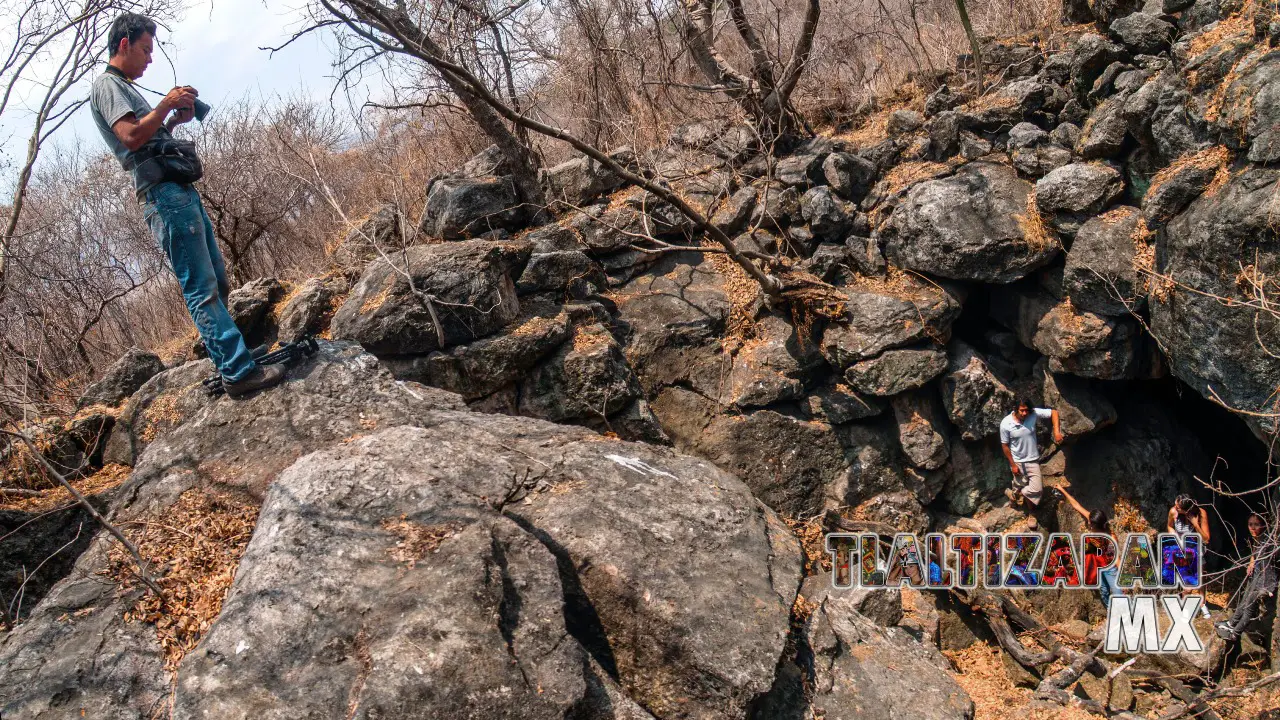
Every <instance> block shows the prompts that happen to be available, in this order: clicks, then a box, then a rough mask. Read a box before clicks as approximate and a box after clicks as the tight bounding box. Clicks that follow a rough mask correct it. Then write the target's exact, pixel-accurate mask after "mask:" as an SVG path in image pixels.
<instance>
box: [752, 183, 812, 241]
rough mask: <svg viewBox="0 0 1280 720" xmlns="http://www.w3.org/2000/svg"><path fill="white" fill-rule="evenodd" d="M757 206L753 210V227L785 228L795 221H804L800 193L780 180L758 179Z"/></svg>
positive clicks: (755, 185)
mask: <svg viewBox="0 0 1280 720" xmlns="http://www.w3.org/2000/svg"><path fill="white" fill-rule="evenodd" d="M752 185H753V186H754V187H755V188H756V206H755V208H754V209H752V211H751V227H753V228H754V227H763V228H765V229H775V230H778V229H783V228H786V227H787V226H788V225H791V224H792V223H793V222H803V217H802V216H801V214H800V193H799V192H797V191H796V189H795V188H794V187H789V186H787V185H785V184H783V183H780V182H776V181H774V182H768V181H760V180H757V181H756V182H755V183H752Z"/></svg>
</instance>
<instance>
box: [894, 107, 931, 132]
mask: <svg viewBox="0 0 1280 720" xmlns="http://www.w3.org/2000/svg"><path fill="white" fill-rule="evenodd" d="M922 125H924V117H923V116H921V115H920V113H918V112H916V111H915V110H894V111H893V112H891V113H889V119H888V120H887V121H886V122H885V131H886V132H888V133H889V134H890V135H903V134H905V133H909V132H915V131H916V130H919V129H920V126H922Z"/></svg>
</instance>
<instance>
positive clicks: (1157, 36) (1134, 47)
mask: <svg viewBox="0 0 1280 720" xmlns="http://www.w3.org/2000/svg"><path fill="white" fill-rule="evenodd" d="M1173 33H1174V30H1173V26H1172V25H1170V24H1169V23H1167V22H1165V21H1163V20H1161V19H1160V18H1158V17H1156V16H1154V15H1148V14H1147V13H1143V12H1135V13H1131V14H1129V15H1125V16H1124V17H1122V18H1119V19H1117V20H1115V21H1114V22H1112V23H1111V34H1112V35H1115V36H1116V37H1117V38H1119V39H1120V42H1122V43H1124V46H1125V47H1126V48H1128V49H1129V52H1132V53H1134V54H1135V55H1155V54H1156V53H1159V52H1160V51H1162V50H1167V49H1168V48H1169V43H1170V42H1172V40H1173Z"/></svg>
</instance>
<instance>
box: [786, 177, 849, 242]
mask: <svg viewBox="0 0 1280 720" xmlns="http://www.w3.org/2000/svg"><path fill="white" fill-rule="evenodd" d="M855 212H857V210H856V209H855V208H854V207H853V205H852V204H851V203H849V202H847V201H844V200H840V199H838V198H836V197H835V196H834V195H832V193H831V188H829V187H826V186H825V185H819V186H818V187H814V188H810V189H809V190H807V191H806V192H805V194H804V195H802V196H801V197H800V214H801V216H803V217H804V220H805V222H807V223H808V224H809V229H810V230H811V231H812V232H813V234H814V236H815V237H817V238H819V239H820V240H830V241H833V242H839V241H841V240H844V237H845V235H847V234H848V232H849V228H850V226H851V225H852V223H853V214H854V213H855Z"/></svg>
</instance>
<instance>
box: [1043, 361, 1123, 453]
mask: <svg viewBox="0 0 1280 720" xmlns="http://www.w3.org/2000/svg"><path fill="white" fill-rule="evenodd" d="M1033 375H1034V377H1035V378H1036V381H1037V383H1038V385H1039V392H1040V398H1041V401H1042V402H1043V403H1044V407H1048V408H1053V409H1055V410H1057V411H1058V421H1059V423H1060V424H1061V426H1062V433H1063V434H1064V435H1067V436H1068V437H1072V436H1078V435H1087V434H1089V433H1091V432H1095V431H1097V430H1100V429H1102V428H1104V427H1107V426H1108V425H1112V424H1114V423H1115V421H1116V417H1117V416H1116V408H1115V406H1114V405H1112V404H1111V401H1110V400H1108V399H1107V398H1106V396H1105V395H1103V394H1102V393H1100V392H1098V391H1097V390H1094V389H1093V387H1092V385H1091V384H1090V381H1089V380H1086V379H1084V378H1078V377H1073V376H1071V375H1058V374H1054V373H1052V372H1050V371H1049V364H1048V361H1047V360H1045V359H1044V358H1041V360H1040V362H1038V363H1036V367H1035V370H1034V372H1033Z"/></svg>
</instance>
